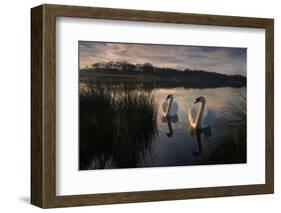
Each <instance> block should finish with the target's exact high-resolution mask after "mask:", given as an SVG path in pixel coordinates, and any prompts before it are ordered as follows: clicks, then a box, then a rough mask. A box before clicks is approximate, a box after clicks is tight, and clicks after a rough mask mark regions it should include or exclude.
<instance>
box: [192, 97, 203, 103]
mask: <svg viewBox="0 0 281 213" xmlns="http://www.w3.org/2000/svg"><path fill="white" fill-rule="evenodd" d="M199 102H201V103H205V102H206V99H205V97H203V96H200V97H198V98H196V99H195V101H194V104H196V103H199Z"/></svg>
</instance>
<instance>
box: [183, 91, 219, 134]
mask: <svg viewBox="0 0 281 213" xmlns="http://www.w3.org/2000/svg"><path fill="white" fill-rule="evenodd" d="M196 103H201V105H200V108H199V110H198V111H197V113H196V110H195V108H194V107H192V108H190V109H189V110H188V119H189V123H190V125H191V127H192V128H194V129H204V128H206V127H208V126H209V125H210V122H211V120H212V118H213V116H214V113H213V111H212V110H211V109H210V108H207V109H205V105H206V99H205V97H203V96H200V97H198V98H196V100H195V102H194V104H196Z"/></svg>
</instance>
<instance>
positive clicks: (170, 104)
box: [166, 96, 174, 116]
mask: <svg viewBox="0 0 281 213" xmlns="http://www.w3.org/2000/svg"><path fill="white" fill-rule="evenodd" d="M169 99H170V101H169V105H168V111H167V114H166V116H169V115H170V112H171V108H172V103H173V100H174V97H173V96H171V97H170V98H169Z"/></svg>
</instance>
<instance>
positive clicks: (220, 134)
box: [139, 88, 240, 167]
mask: <svg viewBox="0 0 281 213" xmlns="http://www.w3.org/2000/svg"><path fill="white" fill-rule="evenodd" d="M239 90H240V89H235V88H215V89H184V88H173V89H154V90H153V92H154V94H155V97H156V100H157V101H158V103H159V104H160V106H161V103H162V102H163V101H165V99H166V97H167V95H168V94H172V95H173V96H174V101H177V102H178V104H179V111H178V121H177V122H176V123H173V122H172V123H171V125H172V129H173V136H172V137H168V136H167V133H168V132H169V127H168V123H167V122H166V123H164V122H162V120H161V113H162V111H161V109H159V112H158V116H157V120H158V132H159V137H158V138H156V139H155V147H154V150H153V154H151V153H150V154H147V155H146V157H145V158H144V159H143V160H142V161H141V162H139V164H140V165H139V166H140V167H146V166H166V165H170V166H177V165H194V164H204V163H207V162H206V156H205V155H204V150H205V152H206V151H208V150H211V149H213V148H215V147H216V146H217V145H219V144H221V143H222V142H223V141H224V140H225V138H226V137H229V133H230V132H231V130H229V129H226V127H224V122H226V121H225V120H224V118H223V116H222V113H223V112H224V110H225V109H226V108H227V107H228V104H229V102H231V101H235V100H236V99H237V101H239V98H237V97H238V91H239ZM199 96H204V97H205V98H206V107H210V108H211V109H212V110H213V111H214V112H215V115H216V116H215V118H213V120H212V122H211V124H210V126H211V131H212V134H211V136H210V137H209V138H208V139H206V137H205V135H204V134H201V135H200V137H201V138H200V139H201V144H199V143H198V138H197V139H196V137H195V136H194V135H193V136H191V135H190V133H189V132H188V125H189V122H188V109H189V108H190V107H193V106H194V104H193V103H194V100H195V99H196V98H197V97H199ZM230 136H231V135H230ZM201 145H202V150H203V154H202V155H200V156H194V154H193V152H196V151H198V149H199V146H201Z"/></svg>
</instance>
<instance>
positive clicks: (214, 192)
mask: <svg viewBox="0 0 281 213" xmlns="http://www.w3.org/2000/svg"><path fill="white" fill-rule="evenodd" d="M56 17H74V18H95V19H110V20H126V21H144V22H159V23H177V24H194V25H210V26H230V27H247V28H261V29H265V35H266V41H265V43H266V50H265V52H266V58H265V61H266V138H265V141H266V149H265V152H266V161H265V162H266V168H265V171H266V172H265V174H266V177H265V184H258V185H241V186H221V187H208V188H192V189H171V190H158V191H139V192H122V193H104V194H87V195H83V194H81V195H69V196H57V195H56V67H55V65H56V40H55V38H56ZM273 30H274V21H273V19H264V18H248V17H233V16H218V15H199V14H185V13H170V12H154V11H140V10H126V9H109V8H93V7H78V6H64V5H46V4H44V5H41V6H38V7H35V8H32V9H31V84H32V85H31V88H32V89H31V112H32V113H31V114H32V117H31V203H32V204H33V205H36V206H39V207H42V208H53V207H67V206H83V205H99V204H114V203H132V202H146V201H162V200H178V199H190V198H207V197H219V196H237V195H252V194H267V193H273V191H274V31H273Z"/></svg>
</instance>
